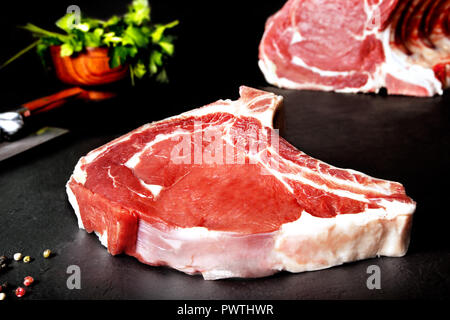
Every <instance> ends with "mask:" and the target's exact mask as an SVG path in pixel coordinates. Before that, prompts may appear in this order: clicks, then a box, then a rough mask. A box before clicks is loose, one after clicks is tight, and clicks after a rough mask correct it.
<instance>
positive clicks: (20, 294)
mask: <svg viewBox="0 0 450 320" xmlns="http://www.w3.org/2000/svg"><path fill="white" fill-rule="evenodd" d="M25 292H27V291H26V290H25V289H24V288H22V287H18V288H17V289H16V296H17V297H18V298H21V297H23V296H24V295H25Z"/></svg>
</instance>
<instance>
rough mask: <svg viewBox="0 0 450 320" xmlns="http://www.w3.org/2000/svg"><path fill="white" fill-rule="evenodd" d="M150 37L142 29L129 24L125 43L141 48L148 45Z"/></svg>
mask: <svg viewBox="0 0 450 320" xmlns="http://www.w3.org/2000/svg"><path fill="white" fill-rule="evenodd" d="M148 43H149V39H148V37H146V36H145V34H144V33H142V31H141V29H139V28H137V27H134V26H128V28H127V29H126V30H125V33H124V35H123V44H124V45H126V44H131V45H136V46H137V47H139V48H144V47H146V46H147V45H148Z"/></svg>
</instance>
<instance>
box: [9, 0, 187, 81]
mask: <svg viewBox="0 0 450 320" xmlns="http://www.w3.org/2000/svg"><path fill="white" fill-rule="evenodd" d="M76 18H77V17H76V16H75V14H74V13H68V14H66V15H65V16H63V17H62V18H60V19H59V20H58V21H57V22H56V26H57V27H58V28H59V29H61V30H63V31H64V32H65V33H57V32H50V31H47V30H44V29H42V28H39V27H37V26H35V25H33V24H31V23H29V24H27V25H25V26H23V27H22V28H23V29H25V30H27V31H29V32H31V33H32V34H33V36H34V37H36V38H37V39H38V40H37V41H35V42H34V43H32V44H31V45H30V46H28V47H27V48H25V49H24V50H22V51H21V52H19V53H18V54H16V55H15V56H14V57H12V58H11V59H10V60H8V61H7V62H6V63H5V64H3V66H2V67H4V66H6V65H7V64H9V63H10V62H12V61H13V60H15V59H17V58H18V57H19V56H21V55H22V54H24V53H25V52H27V51H29V50H31V49H32V48H34V47H36V50H37V53H38V55H39V56H40V57H41V60H42V61H43V63H45V55H46V52H48V49H49V47H50V46H53V45H60V46H61V53H60V54H61V56H62V57H65V56H72V55H74V54H77V53H79V52H82V51H83V50H85V49H86V48H97V47H107V48H108V52H109V56H110V67H111V68H115V67H118V66H121V65H128V67H129V69H130V75H131V81H132V83H133V84H134V82H135V78H139V79H140V78H143V77H144V76H145V75H148V76H150V77H154V78H155V79H156V80H157V81H159V82H167V81H168V78H167V72H166V69H165V62H166V60H167V59H168V58H169V57H170V56H172V55H173V53H174V36H173V35H170V34H166V31H167V30H168V29H171V28H173V27H175V26H176V25H178V21H177V20H176V21H173V22H170V23H167V24H154V23H152V22H151V19H150V6H149V4H148V1H147V0H133V1H132V3H131V4H130V5H129V6H128V12H127V13H126V14H125V15H123V16H122V17H119V16H112V17H111V18H109V19H108V20H106V21H103V20H99V19H93V18H89V17H81V19H80V21H79V22H78V23H77V21H76V20H77V19H76Z"/></svg>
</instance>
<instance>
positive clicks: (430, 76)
mask: <svg viewBox="0 0 450 320" xmlns="http://www.w3.org/2000/svg"><path fill="white" fill-rule="evenodd" d="M390 37H391V27H388V28H386V30H384V31H383V34H382V41H383V50H384V55H385V57H386V61H385V62H384V64H383V71H384V74H385V76H386V75H387V74H388V73H389V74H391V75H392V76H394V77H395V78H397V79H399V80H403V81H405V82H407V83H411V84H415V85H418V86H420V87H423V88H425V89H427V91H428V93H429V95H430V96H434V95H435V94H439V95H442V94H443V90H442V83H441V82H440V81H439V80H438V79H437V78H436V76H435V74H434V72H433V70H432V69H430V68H426V67H423V66H421V65H419V64H412V63H410V62H408V57H407V56H406V55H405V54H404V53H402V52H400V51H398V50H395V49H392V47H391V46H390Z"/></svg>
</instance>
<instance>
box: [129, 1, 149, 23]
mask: <svg viewBox="0 0 450 320" xmlns="http://www.w3.org/2000/svg"><path fill="white" fill-rule="evenodd" d="M124 19H125V22H126V23H127V24H135V25H137V26H140V25H141V24H142V23H143V22H144V21H150V6H149V5H148V1H147V0H133V2H132V3H131V5H130V6H129V7H128V13H127V14H125V17H124Z"/></svg>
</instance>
